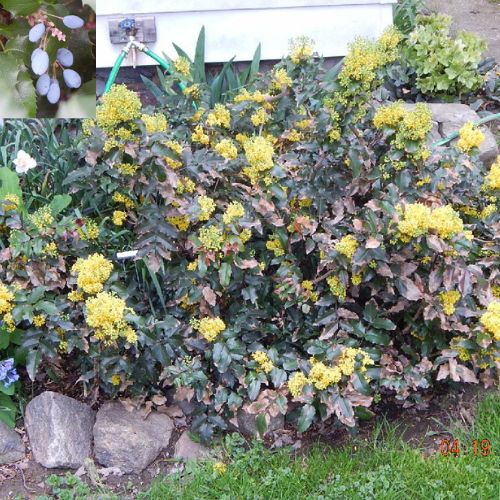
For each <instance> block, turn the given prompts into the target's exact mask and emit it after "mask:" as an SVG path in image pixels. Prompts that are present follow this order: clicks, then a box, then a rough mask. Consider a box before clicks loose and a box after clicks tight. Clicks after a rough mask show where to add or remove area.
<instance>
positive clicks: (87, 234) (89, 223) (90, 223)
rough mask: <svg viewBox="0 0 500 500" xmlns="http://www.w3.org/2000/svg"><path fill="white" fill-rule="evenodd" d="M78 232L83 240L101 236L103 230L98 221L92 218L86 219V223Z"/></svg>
mask: <svg viewBox="0 0 500 500" xmlns="http://www.w3.org/2000/svg"><path fill="white" fill-rule="evenodd" d="M76 232H77V233H78V235H79V236H80V238H81V239H82V240H83V241H92V240H96V239H97V238H99V234H100V232H101V230H100V229H99V226H98V225H97V222H96V221H94V220H92V219H86V220H85V224H84V225H83V226H82V227H79V228H78V229H77V230H76Z"/></svg>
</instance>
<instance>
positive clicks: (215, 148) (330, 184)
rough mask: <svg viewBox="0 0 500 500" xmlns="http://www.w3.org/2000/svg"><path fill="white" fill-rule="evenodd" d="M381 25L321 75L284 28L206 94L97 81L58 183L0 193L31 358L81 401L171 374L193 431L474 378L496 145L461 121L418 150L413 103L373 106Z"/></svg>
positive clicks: (155, 388) (327, 410) (19, 326)
mask: <svg viewBox="0 0 500 500" xmlns="http://www.w3.org/2000/svg"><path fill="white" fill-rule="evenodd" d="M400 39H401V37H400V35H399V34H398V33H397V32H395V31H393V30H390V31H388V32H386V33H385V34H384V35H383V36H382V37H381V38H380V39H379V40H378V41H375V42H370V41H363V40H358V41H356V42H355V43H353V45H352V47H351V50H350V52H349V54H348V56H347V58H346V60H345V63H344V65H343V66H342V67H337V68H334V69H333V70H330V71H328V72H325V71H324V69H323V68H322V65H321V61H318V60H317V59H315V58H314V56H313V52H312V47H311V46H310V41H309V40H307V39H300V40H298V41H297V42H296V43H294V44H293V46H292V50H293V53H292V55H291V57H288V58H287V59H285V60H283V61H282V62H280V63H279V64H278V65H277V66H276V67H275V68H274V69H273V70H272V71H270V72H269V73H266V74H264V75H262V77H261V78H259V79H258V80H257V81H256V82H255V84H254V85H253V86H252V87H249V88H242V89H241V90H240V91H239V93H238V94H237V95H235V96H234V97H233V98H232V100H230V101H228V102H227V103H226V104H225V105H222V104H218V105H216V106H215V107H214V108H213V109H210V107H209V103H208V101H207V100H206V99H209V95H208V93H207V92H205V90H204V89H203V86H202V85H201V84H200V85H201V86H200V93H199V96H198V97H196V99H195V104H196V109H193V100H192V99H193V98H194V97H195V96H194V95H192V94H189V93H188V94H187V95H183V96H181V97H179V96H174V97H172V98H171V99H170V100H168V101H166V104H165V107H164V108H156V109H154V110H151V109H141V107H140V102H139V100H138V98H137V96H136V95H135V94H134V93H133V92H131V91H129V90H127V89H126V88H125V87H123V86H116V87H114V88H113V89H112V90H111V92H110V93H109V94H107V95H106V96H105V97H104V98H103V102H102V104H101V105H100V107H99V110H98V113H97V117H96V120H95V121H87V122H85V123H84V126H83V135H82V136H81V137H80V139H79V140H80V143H79V146H78V148H79V156H80V159H79V164H78V165H77V166H76V167H75V168H74V169H73V170H72V171H71V172H69V173H68V175H67V178H66V179H65V181H64V182H65V185H66V186H69V187H68V189H69V191H70V193H71V198H70V199H69V200H68V199H67V198H61V196H63V194H62V193H60V194H59V196H60V197H59V198H57V200H54V201H52V202H51V204H50V205H44V206H38V205H37V206H36V210H35V208H33V209H31V208H30V209H29V210H27V209H24V208H19V207H21V206H22V200H18V202H16V201H15V200H13V199H11V198H10V199H7V198H6V200H5V201H4V202H3V205H2V206H1V207H0V217H1V219H0V222H1V223H2V224H3V226H2V227H4V228H5V229H4V231H3V232H2V241H3V245H4V251H3V253H2V256H3V260H2V274H1V277H2V282H3V285H4V288H3V289H2V290H4V292H3V295H4V300H5V302H4V303H5V304H6V305H5V306H4V307H3V313H2V314H6V315H8V314H11V316H10V317H8V318H7V319H5V317H4V328H5V329H6V330H9V329H10V330H15V331H18V330H22V332H23V333H22V339H23V348H24V349H26V351H27V360H28V361H27V368H28V373H29V374H30V376H31V377H32V378H35V377H37V376H38V377H40V378H42V377H43V368H42V365H40V361H41V360H42V359H44V360H45V363H44V365H43V366H44V367H47V366H51V365H55V366H57V367H58V369H59V370H61V369H64V368H63V367H66V369H67V370H72V371H76V372H77V373H78V374H79V378H78V383H80V384H82V386H83V388H84V391H85V393H86V394H87V393H89V392H90V393H91V394H92V395H93V397H94V398H97V395H98V393H99V392H104V393H105V394H107V395H108V396H112V397H115V396H119V395H125V394H128V395H143V396H144V395H145V394H147V395H149V396H152V395H154V394H161V393H162V392H163V391H164V390H165V389H166V388H169V387H174V388H175V391H176V397H177V398H178V399H188V400H190V401H192V402H193V403H194V404H195V407H196V410H195V414H194V419H193V426H194V429H195V430H197V431H198V432H200V434H201V435H202V436H203V437H204V438H209V437H210V436H211V435H212V433H213V432H214V429H217V428H220V429H225V428H226V427H227V425H228V422H232V423H233V424H234V422H235V421H236V419H235V418H234V417H235V416H236V415H237V413H238V412H239V411H240V410H242V409H243V410H245V411H247V412H250V413H259V414H260V420H259V427H260V428H262V427H265V423H266V422H269V419H270V418H271V417H272V416H276V415H277V414H279V413H282V414H285V415H286V417H287V419H288V420H289V421H290V422H292V423H294V424H295V425H297V427H298V429H299V430H300V431H304V430H306V429H307V428H308V427H309V426H310V425H311V423H312V422H314V421H320V420H327V419H330V418H331V419H336V420H338V421H339V422H341V423H342V424H344V425H347V426H351V427H352V426H354V425H355V423H356V418H357V416H362V417H367V416H368V415H370V410H369V408H370V407H375V405H376V402H378V401H379V400H380V399H381V398H390V399H393V400H395V401H397V402H399V403H400V404H404V405H405V406H407V405H410V404H412V403H414V402H419V401H421V396H422V394H423V392H424V391H425V390H426V389H428V388H429V387H431V386H432V385H433V384H434V383H435V382H436V381H439V380H446V379H452V380H454V381H455V382H474V383H477V382H479V379H481V380H482V381H483V382H484V383H491V381H492V380H493V379H494V377H495V376H496V371H495V370H496V367H497V364H498V352H497V351H496V350H495V349H496V347H498V344H497V341H498V335H499V332H498V319H499V312H498V307H497V304H498V299H499V298H500V293H499V291H500V286H499V274H498V256H499V253H498V252H499V247H498V239H496V237H497V236H498V225H499V218H498V195H499V193H498V182H497V181H498V168H497V167H498V163H497V164H495V165H494V166H493V167H492V168H491V170H489V171H488V170H487V169H486V168H485V166H484V165H483V164H482V163H481V162H480V161H479V158H478V155H477V148H475V144H473V143H474V142H475V139H474V141H469V142H468V145H469V146H470V147H467V148H461V149H460V148H456V147H450V148H448V149H443V150H440V152H436V151H431V150H430V149H429V148H428V146H427V145H426V138H427V134H428V132H429V130H430V128H431V117H430V113H429V111H428V109H427V108H426V107H425V105H419V106H417V107H416V108H415V109H414V110H413V111H408V110H406V109H405V108H404V107H402V106H401V105H400V104H399V103H393V104H390V105H388V106H378V107H375V108H374V106H373V103H374V102H376V101H377V100H379V101H380V99H381V96H382V91H381V90H380V85H381V82H382V76H383V73H384V68H385V66H386V65H387V64H390V63H391V61H393V60H394V58H395V57H396V55H397V47H398V44H399V42H400ZM179 68H180V69H183V71H184V69H185V70H186V71H187V70H188V68H187V66H186V67H185V68H184V66H182V67H181V66H179ZM37 168H38V167H36V168H33V169H31V170H29V171H28V172H27V173H25V174H22V175H25V176H31V175H34V172H36V170H37ZM23 182H24V181H23ZM28 212H29V214H28ZM117 213H118V215H117ZM130 249H135V250H137V251H138V254H137V257H136V258H135V260H129V261H123V262H122V261H117V260H116V258H115V255H116V252H117V251H120V252H121V251H124V250H130ZM6 264H8V265H6ZM11 305H12V306H13V307H11ZM41 316H43V320H42V319H41ZM37 369H38V370H37ZM40 370H41V371H40ZM37 373H38V375H37Z"/></svg>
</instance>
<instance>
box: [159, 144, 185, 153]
mask: <svg viewBox="0 0 500 500" xmlns="http://www.w3.org/2000/svg"><path fill="white" fill-rule="evenodd" d="M163 144H165V146H167V148H170V149H171V150H172V151H173V152H174V153H176V154H178V155H181V154H182V150H183V147H182V144H181V143H180V142H177V141H165V142H164V143H163Z"/></svg>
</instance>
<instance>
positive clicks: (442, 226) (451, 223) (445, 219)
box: [429, 205, 464, 240]
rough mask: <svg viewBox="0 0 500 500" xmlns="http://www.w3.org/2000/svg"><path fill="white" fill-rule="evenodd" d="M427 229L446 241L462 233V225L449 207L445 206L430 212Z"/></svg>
mask: <svg viewBox="0 0 500 500" xmlns="http://www.w3.org/2000/svg"><path fill="white" fill-rule="evenodd" d="M429 228H430V229H433V230H434V231H436V232H437V233H438V234H439V236H440V237H441V238H443V239H444V240H446V239H449V238H451V237H453V236H454V235H455V234H457V233H460V232H462V231H463V230H464V223H463V222H462V219H461V218H460V216H459V215H458V213H457V212H455V210H453V208H452V207H451V206H450V205H445V206H442V207H439V208H436V209H435V210H433V211H432V214H431V219H430V224H429Z"/></svg>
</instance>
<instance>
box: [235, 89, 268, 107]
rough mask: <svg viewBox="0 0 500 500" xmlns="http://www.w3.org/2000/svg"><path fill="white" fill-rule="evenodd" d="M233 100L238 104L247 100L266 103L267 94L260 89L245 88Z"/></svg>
mask: <svg viewBox="0 0 500 500" xmlns="http://www.w3.org/2000/svg"><path fill="white" fill-rule="evenodd" d="M233 101H234V102H235V103H236V104H238V103H240V102H246V101H252V102H256V103H257V104H264V103H265V101H266V96H265V95H264V94H263V93H262V92H261V91H260V90H256V91H255V92H248V90H247V89H245V88H243V89H241V90H240V92H239V93H238V94H237V95H236V96H235V97H234V99H233Z"/></svg>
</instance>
